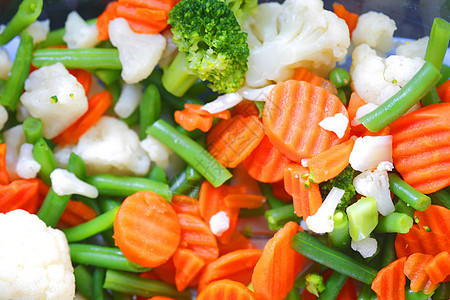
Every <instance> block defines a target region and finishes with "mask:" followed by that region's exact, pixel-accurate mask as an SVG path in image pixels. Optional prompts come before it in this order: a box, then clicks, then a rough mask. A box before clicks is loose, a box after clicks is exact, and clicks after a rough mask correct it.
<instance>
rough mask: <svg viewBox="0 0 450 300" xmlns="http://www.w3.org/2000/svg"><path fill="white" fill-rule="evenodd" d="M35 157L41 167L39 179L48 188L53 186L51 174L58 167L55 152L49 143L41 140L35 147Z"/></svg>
mask: <svg viewBox="0 0 450 300" xmlns="http://www.w3.org/2000/svg"><path fill="white" fill-rule="evenodd" d="M33 157H34V159H35V160H36V161H37V162H38V163H39V164H40V165H41V169H40V170H39V177H40V178H41V179H42V181H44V183H45V184H46V185H48V186H51V180H50V174H51V173H52V172H53V170H54V169H56V168H57V167H58V165H57V164H56V160H55V157H54V156H53V152H52V150H51V149H50V147H49V146H48V144H47V142H46V141H45V140H44V139H43V138H40V139H39V140H38V141H37V142H36V143H35V144H34V147H33Z"/></svg>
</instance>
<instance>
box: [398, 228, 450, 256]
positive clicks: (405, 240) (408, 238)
mask: <svg viewBox="0 0 450 300" xmlns="http://www.w3.org/2000/svg"><path fill="white" fill-rule="evenodd" d="M442 251H447V252H449V251H450V241H449V239H448V233H447V234H445V235H444V234H440V233H437V232H433V231H431V232H429V231H427V230H425V229H423V228H420V227H418V226H417V225H413V227H411V229H410V230H409V232H408V233H403V234H402V233H398V234H397V237H396V238H395V252H396V253H397V257H403V256H409V255H411V254H414V253H424V254H430V255H433V256H434V255H437V254H438V253H439V252H442Z"/></svg>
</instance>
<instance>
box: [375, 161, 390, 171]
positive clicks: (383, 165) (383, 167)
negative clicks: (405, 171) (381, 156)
mask: <svg viewBox="0 0 450 300" xmlns="http://www.w3.org/2000/svg"><path fill="white" fill-rule="evenodd" d="M377 170H379V171H392V170H394V164H393V163H392V162H390V161H382V162H380V163H379V164H378V166H377Z"/></svg>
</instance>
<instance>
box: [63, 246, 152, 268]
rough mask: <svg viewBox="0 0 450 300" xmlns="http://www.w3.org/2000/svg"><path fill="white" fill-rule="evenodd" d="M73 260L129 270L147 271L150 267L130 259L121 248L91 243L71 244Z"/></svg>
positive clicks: (91, 264) (85, 263) (78, 262)
mask: <svg viewBox="0 0 450 300" xmlns="http://www.w3.org/2000/svg"><path fill="white" fill-rule="evenodd" d="M69 248H70V258H71V259H72V262H74V263H77V264H83V265H88V266H94V267H100V268H106V269H114V270H121V271H128V272H146V271H148V270H150V268H145V267H142V266H140V265H138V264H136V263H134V262H131V261H129V260H128V259H126V257H125V256H124V255H123V254H122V252H121V251H120V249H119V248H115V247H105V246H98V245H90V244H69Z"/></svg>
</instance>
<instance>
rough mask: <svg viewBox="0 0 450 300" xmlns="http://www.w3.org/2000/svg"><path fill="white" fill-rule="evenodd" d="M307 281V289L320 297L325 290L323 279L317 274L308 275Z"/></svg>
mask: <svg viewBox="0 0 450 300" xmlns="http://www.w3.org/2000/svg"><path fill="white" fill-rule="evenodd" d="M305 280H306V289H307V290H308V292H310V293H311V294H314V295H316V296H317V297H319V293H321V292H323V290H325V284H324V283H323V277H322V276H321V275H319V274H316V273H310V274H307V275H306V277H305Z"/></svg>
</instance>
